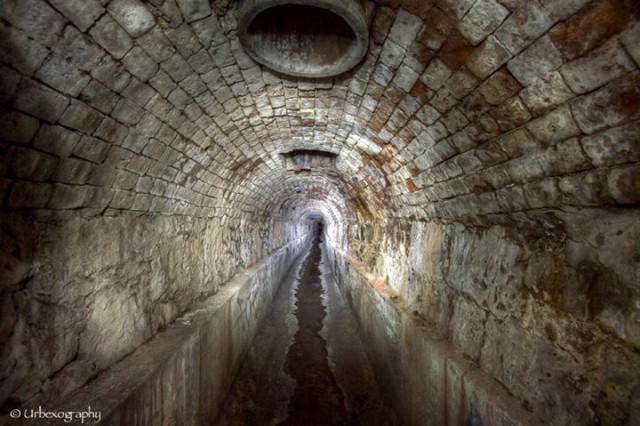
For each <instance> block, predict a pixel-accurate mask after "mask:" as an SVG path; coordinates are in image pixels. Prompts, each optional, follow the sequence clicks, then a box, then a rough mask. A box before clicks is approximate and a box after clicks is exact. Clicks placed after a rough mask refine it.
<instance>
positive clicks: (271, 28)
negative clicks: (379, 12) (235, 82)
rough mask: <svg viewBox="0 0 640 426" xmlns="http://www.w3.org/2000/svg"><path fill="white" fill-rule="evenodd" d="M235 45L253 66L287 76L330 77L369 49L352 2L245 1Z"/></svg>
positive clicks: (361, 17) (357, 9)
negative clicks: (261, 66)
mask: <svg viewBox="0 0 640 426" xmlns="http://www.w3.org/2000/svg"><path fill="white" fill-rule="evenodd" d="M239 24H240V25H239V29H240V40H241V42H242V44H243V46H244V48H245V50H246V51H247V53H248V54H249V55H250V56H251V57H252V58H253V59H255V60H256V61H257V62H259V63H261V64H263V65H265V66H267V67H269V68H271V69H273V70H275V71H278V72H281V73H283V74H287V75H293V76H298V77H330V76H334V75H338V74H341V73H343V72H345V71H347V70H349V69H350V68H352V67H354V66H355V65H356V64H357V63H358V62H360V60H361V59H362V58H363V56H364V54H365V53H366V49H367V46H368V30H367V27H366V21H365V18H364V11H363V10H362V7H361V6H360V4H359V3H358V2H356V1H353V2H348V1H344V0H338V1H335V0H334V1H329V0H308V1H307V2H296V3H288V2H286V3H284V2H282V1H278V0H264V1H258V0H247V1H245V2H244V4H243V8H242V9H241V14H240V22H239Z"/></svg>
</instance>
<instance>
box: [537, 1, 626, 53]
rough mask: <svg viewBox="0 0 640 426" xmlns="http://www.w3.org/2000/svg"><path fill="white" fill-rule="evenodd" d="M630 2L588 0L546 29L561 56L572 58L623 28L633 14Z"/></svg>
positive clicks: (596, 45)
mask: <svg viewBox="0 0 640 426" xmlns="http://www.w3.org/2000/svg"><path fill="white" fill-rule="evenodd" d="M634 9H635V8H634V5H633V2H629V3H626V2H619V1H616V0H601V1H596V2H590V3H589V4H588V5H586V6H585V7H584V8H582V9H581V10H580V11H579V12H578V13H576V14H575V15H573V16H571V17H570V18H569V19H567V20H565V21H564V22H562V23H560V24H558V25H556V26H555V27H553V28H552V29H551V31H549V36H550V37H551V39H552V40H553V42H554V44H555V45H556V46H557V47H558V49H560V50H561V51H562V53H563V55H564V57H565V58H567V59H569V60H573V59H575V58H578V57H580V56H582V55H584V54H585V53H587V52H589V51H590V50H592V49H594V48H595V47H598V46H600V45H602V44H603V43H604V42H605V41H607V40H609V39H610V38H611V37H613V36H615V35H616V34H618V33H619V32H620V29H621V28H624V27H625V26H626V25H627V23H629V22H630V21H631V19H632V16H634V13H635V10H634Z"/></svg>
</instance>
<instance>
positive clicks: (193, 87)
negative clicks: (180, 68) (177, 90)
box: [180, 74, 207, 98]
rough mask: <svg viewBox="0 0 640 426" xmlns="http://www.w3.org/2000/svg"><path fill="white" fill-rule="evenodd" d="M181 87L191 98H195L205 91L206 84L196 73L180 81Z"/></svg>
mask: <svg viewBox="0 0 640 426" xmlns="http://www.w3.org/2000/svg"><path fill="white" fill-rule="evenodd" d="M180 87H182V88H183V89H184V90H186V92H187V93H188V94H189V96H191V97H192V98H195V97H197V96H199V95H201V94H203V93H204V92H206V91H207V86H206V85H205V84H204V83H203V82H202V80H200V77H198V76H197V75H196V74H191V75H190V76H189V77H187V78H185V79H184V80H182V81H181V82H180Z"/></svg>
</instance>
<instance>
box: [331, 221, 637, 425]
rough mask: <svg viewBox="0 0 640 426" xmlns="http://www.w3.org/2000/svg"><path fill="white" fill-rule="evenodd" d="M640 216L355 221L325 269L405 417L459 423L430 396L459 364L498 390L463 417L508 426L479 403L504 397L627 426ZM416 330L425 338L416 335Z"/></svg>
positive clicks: (631, 405)
mask: <svg viewBox="0 0 640 426" xmlns="http://www.w3.org/2000/svg"><path fill="white" fill-rule="evenodd" d="M639 219H640V215H638V212H635V211H629V210H615V209H612V210H598V209H588V210H576V209H565V210H563V211H539V212H537V213H536V214H535V215H532V216H531V218H530V220H529V221H523V222H519V223H513V224H511V225H510V226H501V225H494V226H490V227H486V228H478V227H471V226H468V225H462V224H459V223H449V224H445V223H435V222H403V221H393V222H389V223H387V224H386V225H383V226H375V225H370V226H360V227H355V226H354V227H353V228H352V229H351V230H350V234H351V238H350V246H349V248H348V250H344V248H342V250H340V249H339V250H337V251H335V252H334V255H333V264H334V268H335V270H336V273H337V275H338V277H339V278H340V283H341V287H342V290H343V292H344V294H345V296H346V297H347V299H348V300H349V301H350V303H351V305H352V306H353V308H354V310H355V312H356V314H357V316H358V318H359V319H360V321H361V322H362V324H363V330H364V332H365V333H366V334H367V337H368V339H369V341H370V343H371V347H372V348H373V351H374V353H375V357H376V359H377V360H378V362H379V364H380V372H381V374H382V375H384V376H385V377H386V379H387V380H388V381H389V382H391V384H392V386H393V388H394V389H397V402H398V403H399V404H400V405H401V406H403V404H404V410H403V411H405V412H406V413H407V415H408V418H409V419H411V420H412V421H410V424H445V423H444V420H442V419H445V417H441V418H439V419H441V420H442V422H440V421H441V420H430V421H432V422H434V423H428V422H427V423H422V420H420V421H418V420H416V419H429V418H430V416H431V415H432V414H433V413H440V414H441V415H442V416H444V415H445V414H444V413H448V414H447V417H446V420H447V421H448V422H450V424H460V423H456V421H457V420H456V419H458V420H459V419H460V417H459V416H460V414H459V413H457V412H456V413H455V414H451V412H450V410H449V411H447V410H446V409H445V406H443V404H445V405H446V404H450V403H451V401H449V400H448V398H451V395H449V394H447V396H446V398H444V397H439V398H436V396H437V395H438V394H440V393H441V392H443V389H441V385H442V383H440V382H441V381H442V380H443V379H442V375H445V370H446V374H449V373H450V372H449V368H450V366H455V369H460V368H462V367H460V365H464V363H462V364H461V363H460V361H459V360H460V359H464V360H466V362H468V365H469V367H465V368H463V370H465V371H467V370H468V371H472V372H473V371H479V372H482V375H483V377H485V378H490V381H491V382H493V383H494V384H497V385H499V386H498V392H497V393H496V392H495V389H494V391H491V392H489V391H486V390H484V391H481V392H480V394H482V395H484V396H483V397H482V398H480V399H477V398H476V397H473V396H472V395H469V394H467V395H466V397H465V398H467V400H466V402H464V404H465V407H466V408H467V411H466V413H465V416H468V415H470V412H469V411H468V409H469V407H470V405H475V409H476V410H477V411H478V412H479V413H480V418H481V419H482V420H483V424H514V423H511V422H510V421H509V422H506V423H500V422H494V421H493V420H492V421H489V418H487V417H486V416H491V415H494V414H495V413H494V411H495V407H494V408H491V409H489V410H488V409H487V406H489V407H490V406H492V404H494V403H495V401H494V402H491V401H488V400H487V398H489V400H491V399H492V398H494V399H496V400H497V401H498V402H500V401H502V403H505V397H506V396H507V395H512V396H513V397H514V398H515V399H516V400H517V402H512V403H510V405H511V406H513V405H514V404H516V405H517V406H519V407H521V408H522V409H524V410H525V412H528V413H530V414H531V415H532V416H533V417H532V418H537V419H538V421H541V422H542V423H543V424H552V425H558V426H560V425H576V426H577V425H584V424H604V425H625V424H629V425H630V424H632V423H633V419H636V418H638V416H639V415H640V411H639V410H640V405H639V403H640V392H639V390H640V376H639V375H638V371H640V355H638V351H639V348H640V333H639V332H640V329H639V328H638V324H639V321H638V319H639V318H638V308H637V304H638V301H639V300H640V288H639V287H638V283H639V282H640V280H639V278H640V265H639V263H638V256H639V254H640V251H639V246H638V243H637V242H638V241H640V231H639V230H638V227H637V223H638V220H639ZM409 324H412V325H411V326H410V325H409ZM411 327H414V328H417V329H422V331H420V332H418V334H420V333H422V334H423V336H422V337H419V338H416V337H415V336H413V337H411V336H412V333H416V332H415V331H414V330H413V329H412V328H411ZM416 339H417V341H424V342H426V343H422V346H423V347H422V348H418V349H416V347H415V346H416V343H415V341H416ZM444 342H447V343H444ZM443 347H445V348H446V349H443ZM412 357H418V358H419V360H421V361H419V360H416V359H413V358H412ZM421 362H424V363H425V364H424V365H422V364H421ZM434 363H436V364H434ZM420 365H422V367H420V368H418V366H420ZM422 368H425V369H426V370H425V371H426V372H425V371H423V370H422ZM452 368H454V367H452ZM429 369H431V370H434V371H431V370H429ZM436 373H437V375H436V376H434V374H436ZM465 374H466V373H465ZM414 375H418V376H419V378H415V377H414ZM438 375H439V376H438ZM396 376H398V377H396ZM447 377H448V376H447ZM465 377H466V376H465ZM421 380H422V381H421ZM416 381H417V382H416ZM463 381H465V383H466V382H469V381H470V383H471V385H469V386H470V387H469V390H473V389H475V388H476V387H477V383H476V384H474V383H475V382H474V380H470V379H469V378H464V379H463ZM484 382H486V380H484V381H482V383H484ZM431 386H436V387H437V388H438V390H437V391H434V392H435V394H434V393H433V392H432V391H431V390H429V389H430V387H431ZM483 386H484V385H483ZM483 386H480V388H482V387H483ZM416 387H417V389H419V390H416ZM502 390H506V391H507V392H508V394H506V393H501V392H502ZM420 392H423V395H422V397H420ZM447 392H448V391H447ZM416 394H417V396H416ZM443 394H444V392H443ZM476 396H477V395H476ZM458 397H459V396H457V397H456V396H455V395H454V398H458ZM421 398H425V399H421ZM443 398H444V399H443ZM474 398H475V399H474ZM463 399H464V398H463ZM507 400H508V398H507ZM456 401H457V399H456ZM425 404H426V406H427V407H428V408H424V410H422V409H420V407H425ZM478 404H481V405H482V404H484V405H483V406H484V408H483V409H481V407H480V408H479V407H478ZM507 405H509V404H507ZM498 406H499V405H498ZM416 410H417V411H416ZM487 410H488V411H487ZM498 411H499V410H498ZM507 412H508V413H509V412H510V411H509V410H507ZM429 413H432V414H429ZM491 413H494V414H491ZM476 414H477V413H476ZM421 416H422V417H421ZM425 421H426V420H425ZM542 423H535V422H534V423H531V424H542ZM515 424H518V423H517V422H515ZM524 424H528V423H527V422H524Z"/></svg>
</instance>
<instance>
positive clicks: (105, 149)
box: [72, 135, 110, 163]
mask: <svg viewBox="0 0 640 426" xmlns="http://www.w3.org/2000/svg"><path fill="white" fill-rule="evenodd" d="M109 147H110V145H109V144H108V143H106V142H103V141H101V140H100V139H96V138H93V137H91V136H87V135H84V136H82V138H80V140H79V141H78V143H77V144H76V146H75V147H74V148H73V151H72V153H73V155H74V156H76V157H78V158H81V159H83V160H88V161H91V162H94V163H102V162H103V161H104V160H105V158H107V154H108V153H109Z"/></svg>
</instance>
